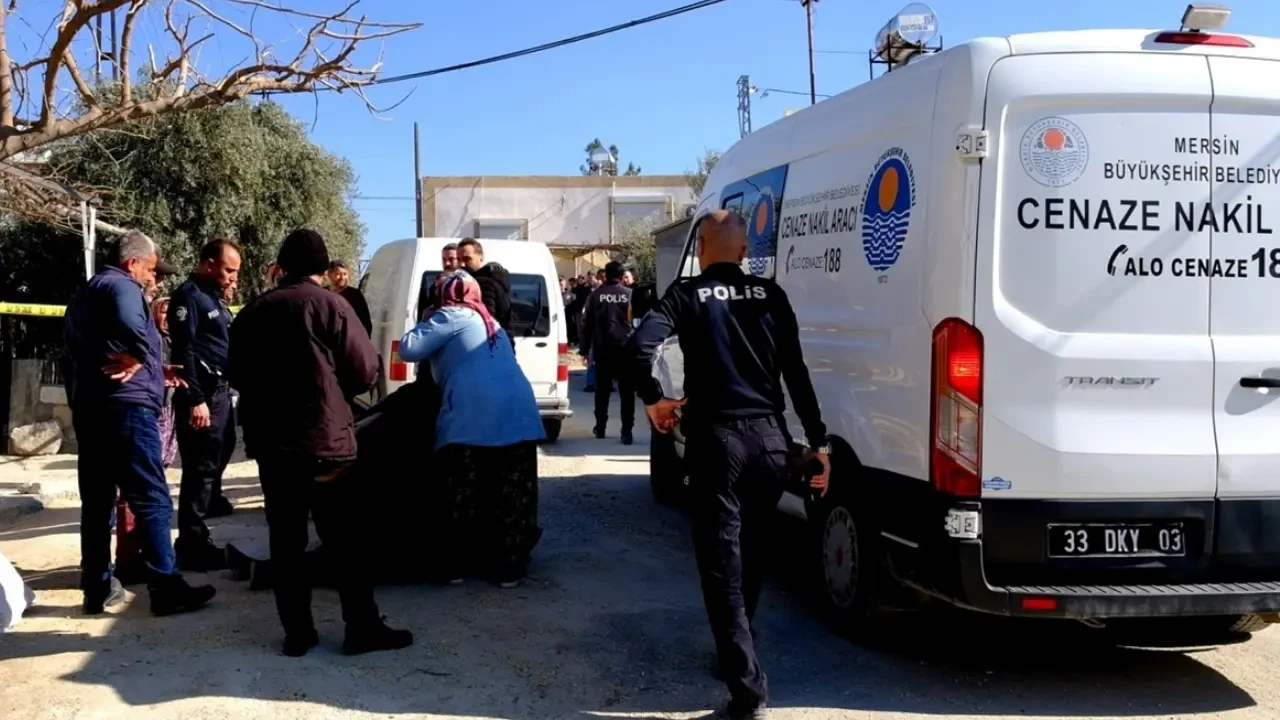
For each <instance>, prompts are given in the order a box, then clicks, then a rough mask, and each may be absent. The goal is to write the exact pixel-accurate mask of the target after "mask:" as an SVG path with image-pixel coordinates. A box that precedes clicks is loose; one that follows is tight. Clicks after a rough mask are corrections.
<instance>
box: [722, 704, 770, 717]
mask: <svg viewBox="0 0 1280 720" xmlns="http://www.w3.org/2000/svg"><path fill="white" fill-rule="evenodd" d="M716 716H717V717H722V718H728V719H729V720H764V719H765V718H767V717H769V709H768V707H767V706H766V705H765V704H764V703H752V704H750V705H747V704H745V703H738V702H734V701H733V700H730V701H729V702H728V703H727V704H725V706H724V707H723V708H721V709H720V712H718V713H716Z"/></svg>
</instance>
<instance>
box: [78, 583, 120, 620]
mask: <svg viewBox="0 0 1280 720" xmlns="http://www.w3.org/2000/svg"><path fill="white" fill-rule="evenodd" d="M122 602H124V586H122V585H121V584H120V581H119V580H117V579H115V578H114V577H113V578H110V579H109V580H108V581H107V582H104V583H101V584H99V586H98V587H95V588H93V589H92V590H85V592H84V614H85V615H101V614H102V613H104V612H106V610H107V608H109V607H115V606H116V605H119V604H120V603H122Z"/></svg>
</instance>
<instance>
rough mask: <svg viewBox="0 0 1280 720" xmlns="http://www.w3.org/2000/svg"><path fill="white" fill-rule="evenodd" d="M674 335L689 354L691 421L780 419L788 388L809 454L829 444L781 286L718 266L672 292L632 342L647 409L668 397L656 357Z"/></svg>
mask: <svg viewBox="0 0 1280 720" xmlns="http://www.w3.org/2000/svg"><path fill="white" fill-rule="evenodd" d="M673 332H674V333H676V334H677V335H678V336H679V342H680V351H681V353H682V354H683V355H684V388H685V396H686V398H687V399H688V405H686V418H687V417H697V418H701V419H705V420H708V421H712V422H714V421H717V420H721V419H734V418H753V417H768V416H773V415H780V414H782V412H783V410H785V409H786V401H785V400H784V399H783V396H782V383H783V381H785V382H786V385H787V390H788V391H789V392H790V394H791V402H792V403H794V405H795V410H796V415H797V416H799V418H800V423H801V425H803V426H804V433H805V436H806V439H807V440H808V442H809V447H815V448H816V447H820V446H822V445H824V444H826V441H827V438H826V435H827V429H826V426H825V425H823V423H822V412H821V410H820V408H819V405H818V398H817V396H816V395H815V394H814V392H813V383H812V382H810V380H809V369H808V367H806V366H805V364H804V355H803V353H802V352H801V350H800V329H799V327H798V324H797V322H796V315H795V311H794V310H792V308H791V303H790V301H788V300H787V295H786V293H784V292H783V291H782V288H781V287H778V284H777V283H775V282H773V281H772V280H767V279H765V278H761V277H756V276H754V275H747V274H746V273H744V272H742V268H741V267H740V266H738V265H735V264H732V263H716V264H715V265H712V266H711V267H709V268H707V269H705V270H703V271H702V274H701V275H698V276H696V277H692V278H688V279H685V280H681V281H679V282H676V283H675V284H673V285H672V286H671V287H670V288H668V289H667V293H666V295H665V296H664V297H663V298H662V301H661V302H659V303H658V306H657V307H655V308H654V309H653V310H651V311H649V314H648V315H646V316H645V318H644V320H642V321H641V322H640V327H639V328H637V329H636V331H635V334H634V335H632V338H631V342H632V345H631V346H630V350H631V352H630V355H631V361H632V366H631V372H632V375H633V377H634V380H635V383H636V394H637V395H639V396H640V399H641V400H642V401H643V402H644V404H646V405H652V404H653V403H655V402H657V401H658V400H659V399H660V398H661V397H662V390H661V389H660V388H659V387H658V383H657V381H655V380H654V379H653V376H652V370H653V355H654V352H655V351H656V350H657V348H658V346H659V345H661V344H662V342H663V341H664V340H666V339H667V338H668V337H670V336H671V334H672V333H673Z"/></svg>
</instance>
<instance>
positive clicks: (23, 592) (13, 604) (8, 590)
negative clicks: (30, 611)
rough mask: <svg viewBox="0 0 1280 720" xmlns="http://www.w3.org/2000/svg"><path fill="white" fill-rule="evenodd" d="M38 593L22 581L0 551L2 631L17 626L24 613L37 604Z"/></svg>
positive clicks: (0, 627)
mask: <svg viewBox="0 0 1280 720" xmlns="http://www.w3.org/2000/svg"><path fill="white" fill-rule="evenodd" d="M35 601H36V594H35V593H34V592H33V591H32V590H31V588H29V587H27V584H26V583H24V582H22V577H21V576H20V575H18V571H17V570H15V569H14V567H13V564H12V563H10V562H9V560H8V558H6V557H5V556H4V554H3V553H0V632H8V631H10V630H12V629H13V628H14V627H16V626H17V624H18V621H19V620H21V619H22V613H24V612H26V611H27V608H29V607H31V606H32V605H33V604H35Z"/></svg>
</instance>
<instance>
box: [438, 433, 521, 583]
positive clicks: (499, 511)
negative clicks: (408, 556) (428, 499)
mask: <svg viewBox="0 0 1280 720" xmlns="http://www.w3.org/2000/svg"><path fill="white" fill-rule="evenodd" d="M441 454H442V456H443V457H442V459H443V461H444V467H445V468H446V471H445V477H446V478H447V480H446V483H445V488H444V490H445V493H446V495H445V498H444V505H445V508H447V509H448V511H449V512H448V517H446V518H442V520H444V521H445V524H446V527H447V530H446V534H447V536H449V537H448V542H445V543H444V544H442V545H441V546H440V550H441V552H444V553H448V555H449V556H448V557H446V558H444V560H445V565H446V568H447V571H448V572H449V574H451V575H453V576H454V577H462V576H464V575H470V574H472V573H480V574H491V575H494V576H496V577H498V578H500V579H503V580H510V579H518V578H520V577H522V576H523V575H524V574H525V570H526V568H527V567H528V565H529V556H530V555H531V554H532V553H533V548H534V546H536V545H537V544H538V540H539V539H540V538H541V537H542V529H541V528H540V527H538V450H537V446H536V445H535V444H534V443H531V442H527V443H517V444H515V445H506V446H502V447H480V446H475V445H456V444H455V445H447V446H445V447H444V448H443V449H442V451H441ZM468 550H471V551H473V552H467V551H468Z"/></svg>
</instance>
